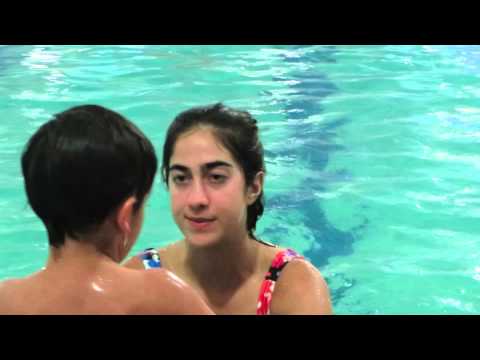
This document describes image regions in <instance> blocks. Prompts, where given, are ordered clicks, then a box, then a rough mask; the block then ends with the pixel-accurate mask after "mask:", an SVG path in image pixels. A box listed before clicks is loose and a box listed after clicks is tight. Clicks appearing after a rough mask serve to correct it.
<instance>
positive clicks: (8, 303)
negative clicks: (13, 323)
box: [0, 279, 22, 315]
mask: <svg viewBox="0 0 480 360" xmlns="http://www.w3.org/2000/svg"><path fill="white" fill-rule="evenodd" d="M21 284H22V281H21V280H19V279H11V280H5V281H2V282H0V315H5V314H13V313H15V308H14V304H15V303H17V301H16V299H17V298H18V296H19V295H20V294H19V290H20V289H21Z"/></svg>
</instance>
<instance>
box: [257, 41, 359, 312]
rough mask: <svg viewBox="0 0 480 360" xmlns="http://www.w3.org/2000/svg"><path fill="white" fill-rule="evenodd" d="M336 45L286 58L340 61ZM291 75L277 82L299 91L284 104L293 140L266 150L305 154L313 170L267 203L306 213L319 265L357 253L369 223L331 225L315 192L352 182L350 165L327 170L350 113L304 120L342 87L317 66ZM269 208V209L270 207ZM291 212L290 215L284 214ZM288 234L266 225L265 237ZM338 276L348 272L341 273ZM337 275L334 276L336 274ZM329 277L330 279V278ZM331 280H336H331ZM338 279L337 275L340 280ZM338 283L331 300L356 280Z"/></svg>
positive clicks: (276, 153) (279, 154)
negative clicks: (343, 227) (330, 118)
mask: <svg viewBox="0 0 480 360" xmlns="http://www.w3.org/2000/svg"><path fill="white" fill-rule="evenodd" d="M334 54H335V48H334V47H322V48H319V49H318V50H316V51H313V52H308V53H307V54H306V55H305V56H301V57H285V61H286V62H290V63H294V62H302V63H304V64H312V65H314V64H315V63H319V62H332V63H333V62H335V59H334V57H333V56H334ZM290 75H291V76H290V77H288V78H276V80H278V81H287V80H288V81H291V80H294V81H293V82H291V85H288V86H289V88H290V89H292V90H294V92H293V93H292V94H291V95H290V96H289V98H288V99H286V100H285V101H284V104H283V108H284V110H285V111H286V116H287V119H286V121H287V122H288V128H289V129H290V130H291V131H290V132H289V136H290V138H289V139H285V141H284V146H283V148H282V149H281V150H276V151H274V152H273V151H266V152H265V155H266V156H267V157H268V158H269V159H272V160H275V158H276V157H285V156H288V157H292V158H297V159H302V162H303V163H305V162H307V164H308V173H313V175H309V176H306V177H305V178H304V179H303V180H302V182H301V184H300V185H299V186H297V187H296V188H294V189H289V190H288V192H286V193H283V194H278V195H275V196H272V197H271V198H269V197H267V201H266V205H267V208H272V209H276V211H280V212H283V211H285V213H286V212H290V211H292V210H296V211H298V212H300V213H301V214H302V215H303V219H304V224H305V226H306V227H307V228H308V229H310V231H312V233H313V235H314V237H315V242H316V246H313V247H312V248H311V249H310V250H308V251H306V252H304V254H303V255H305V256H306V257H307V258H309V259H310V261H312V263H313V264H314V265H315V266H317V267H322V266H324V265H326V264H328V260H329V258H330V257H332V256H348V255H350V254H352V252H353V247H352V244H353V242H354V241H355V238H356V237H357V236H358V233H359V232H361V231H362V230H363V229H364V228H365V227H366V226H367V224H368V221H366V220H365V221H364V223H363V224H361V225H359V226H357V227H356V228H354V229H351V230H350V231H342V230H340V229H337V228H336V227H335V226H334V225H333V224H331V223H330V222H329V221H328V220H327V218H326V216H325V212H324V211H323V209H322V207H321V206H320V205H321V199H319V198H318V197H316V196H315V193H319V192H320V193H321V192H324V191H325V190H326V188H325V186H326V184H327V183H331V182H339V181H342V182H343V181H348V180H349V178H350V176H349V174H348V172H347V171H346V170H341V171H337V172H336V173H333V174H331V173H330V174H329V173H327V172H326V171H325V168H326V166H327V165H328V161H329V157H330V155H331V154H332V153H333V152H335V151H341V150H343V147H342V146H339V145H336V144H335V143H334V139H335V137H336V136H337V135H336V129H337V128H338V127H341V126H343V125H345V124H347V123H348V122H349V121H351V120H350V119H348V118H339V119H336V120H334V121H330V122H328V123H326V124H318V123H317V124H315V123H312V122H306V121H304V120H305V119H307V118H309V117H310V116H313V115H318V114H321V113H322V112H323V108H322V105H321V102H322V100H323V99H324V98H325V97H327V96H329V95H331V94H334V93H336V92H338V91H339V90H338V88H337V87H336V86H335V85H334V84H333V83H332V82H331V81H330V80H329V79H328V78H327V76H326V75H324V74H320V73H318V72H317V71H316V70H314V69H307V70H305V71H302V72H296V73H293V74H290ZM267 211H268V210H267ZM285 215H287V214H285ZM279 232H282V233H287V232H286V231H285V229H282V224H275V225H274V226H270V227H267V228H266V229H265V230H264V235H265V237H266V238H268V237H269V235H274V234H277V235H278V234H279ZM335 276H337V277H338V276H343V275H342V274H336V275H335ZM332 280H333V279H332ZM327 281H328V280H327ZM330 281H331V280H330ZM335 282H337V279H336V280H335ZM343 283H345V281H343V282H342V284H338V286H335V289H334V291H332V301H333V303H334V304H335V303H336V302H338V300H339V299H341V298H342V297H343V296H344V293H345V292H346V291H347V290H348V289H350V288H351V287H353V286H354V284H355V280H354V279H353V280H352V279H350V280H349V281H348V282H347V285H345V284H343Z"/></svg>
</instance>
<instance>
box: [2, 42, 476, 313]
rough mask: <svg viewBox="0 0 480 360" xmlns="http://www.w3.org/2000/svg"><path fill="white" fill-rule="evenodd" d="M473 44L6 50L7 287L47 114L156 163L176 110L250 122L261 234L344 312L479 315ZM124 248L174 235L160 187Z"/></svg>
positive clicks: (18, 263)
mask: <svg viewBox="0 0 480 360" xmlns="http://www.w3.org/2000/svg"><path fill="white" fill-rule="evenodd" d="M479 85H480V46H0V119H1V120H0V165H1V169H2V171H1V172H0V214H1V217H0V280H1V279H5V278H9V277H17V276H24V275H27V274H29V273H31V272H33V271H36V270H37V269H38V268H40V267H41V266H43V264H44V262H45V260H46V257H47V239H46V234H45V231H44V229H43V226H42V224H41V222H40V221H39V220H38V219H37V218H36V217H35V215H34V214H33V212H32V211H31V210H30V209H29V207H28V205H27V200H26V197H25V194H24V191H23V183H22V177H21V171H20V155H21V151H22V148H23V146H24V144H25V143H26V141H27V139H28V138H29V137H30V135H31V134H32V133H33V132H34V131H35V129H36V128H38V126H39V125H41V124H42V123H44V122H45V121H46V120H48V119H49V118H50V116H51V115H52V114H54V113H56V112H59V111H62V110H64V109H66V108H67V107H70V106H73V105H78V104H84V103H97V104H101V105H104V106H107V107H111V108H112V109H114V110H116V111H119V112H121V113H122V114H124V115H125V116H127V117H128V118H130V119H131V120H132V121H134V122H135V123H136V124H138V126H139V127H140V128H141V129H142V130H143V131H144V132H146V133H147V134H148V136H149V137H150V138H151V139H152V141H153V143H154V145H155V146H156V148H157V151H158V153H159V155H161V147H162V143H163V139H164V135H165V131H166V128H167V126H168V124H169V122H170V121H171V120H172V118H173V117H174V116H175V115H176V114H177V113H178V112H180V111H182V110H184V109H186V108H188V107H191V106H195V105H202V104H207V103H213V102H217V101H223V102H225V104H227V105H229V106H233V107H239V108H244V109H247V110H249V111H250V112H251V113H253V114H254V115H255V116H256V118H257V119H258V120H259V126H260V128H261V132H262V139H263V142H264V146H265V150H266V163H267V172H268V175H267V181H266V196H267V208H266V212H265V215H264V217H263V218H262V220H261V221H260V223H259V224H258V232H259V234H260V236H261V237H263V238H265V239H266V240H269V241H272V242H274V243H277V244H280V245H283V246H291V247H293V248H295V249H297V250H298V251H301V252H303V253H304V254H305V255H306V256H307V257H308V258H309V259H310V260H311V261H312V262H313V263H314V264H315V265H316V266H317V267H318V268H319V269H320V270H321V272H322V274H323V275H324V276H325V278H326V280H327V282H328V283H329V286H330V289H331V293H332V299H333V304H334V310H335V312H336V313H337V314H479V313H480V222H479V218H480V197H479V185H480V181H479V177H478V173H479V171H480V150H479V142H480V100H479V99H480V87H479ZM152 195H153V196H152V197H151V199H150V202H149V207H148V208H147V213H146V219H145V225H144V229H143V232H142V234H141V236H140V238H139V240H138V242H137V244H136V245H135V247H134V249H133V252H137V251H140V250H141V249H142V248H144V247H148V246H160V245H163V244H167V243H169V242H171V241H174V240H176V239H178V238H180V236H181V235H180V232H179V231H178V229H177V228H176V226H175V224H174V222H173V219H172V217H171V215H170V211H169V203H168V193H167V192H166V190H165V187H164V186H163V184H161V182H160V178H157V179H156V182H155V188H154V190H153V194H152Z"/></svg>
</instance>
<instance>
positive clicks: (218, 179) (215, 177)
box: [209, 174, 227, 184]
mask: <svg viewBox="0 0 480 360" xmlns="http://www.w3.org/2000/svg"><path fill="white" fill-rule="evenodd" d="M209 179H210V181H211V182H212V183H214V184H222V183H224V182H225V181H226V180H227V177H226V176H225V175H220V174H210V176H209Z"/></svg>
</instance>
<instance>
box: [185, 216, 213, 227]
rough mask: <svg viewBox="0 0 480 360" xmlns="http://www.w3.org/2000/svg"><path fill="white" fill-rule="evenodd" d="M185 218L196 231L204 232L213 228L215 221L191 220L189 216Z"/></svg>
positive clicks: (204, 219)
mask: <svg viewBox="0 0 480 360" xmlns="http://www.w3.org/2000/svg"><path fill="white" fill-rule="evenodd" d="M185 218H186V219H187V221H188V224H189V225H190V227H192V228H193V229H195V230H204V229H206V228H208V227H209V226H211V225H212V223H213V222H214V221H215V219H207V218H191V217H188V216H185Z"/></svg>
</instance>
